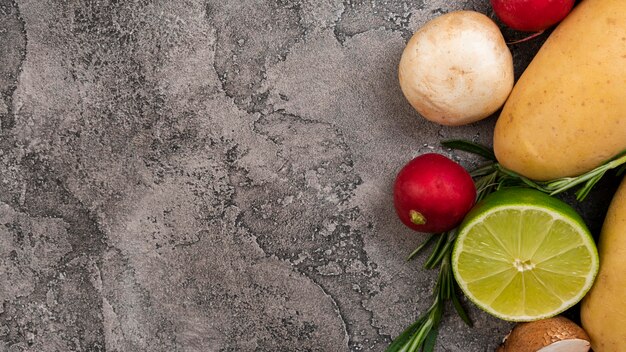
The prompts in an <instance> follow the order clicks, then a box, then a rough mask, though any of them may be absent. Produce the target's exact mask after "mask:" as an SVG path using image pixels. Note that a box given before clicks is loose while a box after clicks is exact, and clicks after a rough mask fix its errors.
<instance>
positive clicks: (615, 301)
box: [580, 179, 626, 352]
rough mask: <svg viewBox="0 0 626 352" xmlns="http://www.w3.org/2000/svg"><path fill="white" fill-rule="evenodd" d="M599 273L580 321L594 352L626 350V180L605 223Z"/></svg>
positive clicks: (601, 236) (586, 298) (584, 304)
mask: <svg viewBox="0 0 626 352" xmlns="http://www.w3.org/2000/svg"><path fill="white" fill-rule="evenodd" d="M598 253H599V255H600V271H599V272H598V277H597V278H596V281H595V283H594V284H593V287H592V288H591V290H590V291H589V293H587V295H586V296H585V298H584V299H583V301H582V306H581V313H580V315H581V320H582V325H583V328H584V329H585V331H586V332H587V334H589V336H590V337H591V347H592V348H593V350H594V352H615V351H623V350H624V348H626V179H624V180H622V184H621V185H620V187H619V189H618V190H617V193H616V194H615V196H614V197H613V201H612V202H611V205H610V207H609V211H608V213H607V215H606V218H605V220H604V225H603V227H602V232H601V234H600V240H599V244H598Z"/></svg>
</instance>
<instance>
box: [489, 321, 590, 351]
mask: <svg viewBox="0 0 626 352" xmlns="http://www.w3.org/2000/svg"><path fill="white" fill-rule="evenodd" d="M590 346H591V344H590V342H589V336H588V335H587V333H586V332H585V331H584V330H583V329H582V328H581V327H580V326H578V325H576V324H575V323H574V322H572V321H571V320H569V319H567V318H564V317H561V316H558V317H554V318H549V319H543V320H538V321H533V322H529V323H520V324H517V325H515V327H514V328H513V330H511V333H509V335H508V336H507V337H505V338H504V342H503V343H502V345H501V346H500V347H499V348H498V351H497V352H587V351H589V348H590Z"/></svg>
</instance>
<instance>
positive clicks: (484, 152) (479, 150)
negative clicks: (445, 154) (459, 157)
mask: <svg viewBox="0 0 626 352" xmlns="http://www.w3.org/2000/svg"><path fill="white" fill-rule="evenodd" d="M441 145H443V146H444V147H446V148H450V149H455V150H461V151H464V152H468V153H472V154H476V155H480V156H482V157H483V158H485V159H487V160H493V161H496V155H495V154H494V153H493V150H491V149H490V148H487V147H485V146H484V145H481V144H478V143H474V142H470V141H465V140H462V139H452V140H447V141H443V142H441Z"/></svg>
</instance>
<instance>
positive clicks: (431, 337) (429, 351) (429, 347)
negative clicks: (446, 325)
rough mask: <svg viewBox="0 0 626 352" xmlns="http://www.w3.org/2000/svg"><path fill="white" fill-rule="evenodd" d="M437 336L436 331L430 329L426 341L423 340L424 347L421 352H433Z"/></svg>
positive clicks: (437, 332)
mask: <svg viewBox="0 0 626 352" xmlns="http://www.w3.org/2000/svg"><path fill="white" fill-rule="evenodd" d="M437 335H439V330H438V329H432V330H430V332H429V333H428V335H427V336H426V340H424V347H423V348H422V351H424V352H433V351H434V350H435V343H436V342H437Z"/></svg>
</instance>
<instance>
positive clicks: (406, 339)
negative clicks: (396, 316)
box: [387, 230, 472, 352]
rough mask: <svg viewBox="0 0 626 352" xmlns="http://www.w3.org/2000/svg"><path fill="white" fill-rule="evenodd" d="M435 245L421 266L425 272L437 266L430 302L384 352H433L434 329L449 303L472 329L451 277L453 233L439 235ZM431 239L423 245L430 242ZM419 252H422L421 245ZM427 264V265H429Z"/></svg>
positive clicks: (435, 329)
mask: <svg viewBox="0 0 626 352" xmlns="http://www.w3.org/2000/svg"><path fill="white" fill-rule="evenodd" d="M439 236H440V237H439V241H438V245H437V246H436V248H435V250H433V253H432V254H431V256H430V258H429V259H428V260H427V261H426V264H424V267H425V268H428V267H429V266H430V267H434V266H436V265H438V264H440V268H439V276H438V277H437V283H436V284H435V287H434V289H433V297H434V302H433V304H432V305H431V306H430V308H428V310H427V311H426V312H425V313H424V314H422V315H421V316H420V317H419V318H418V319H417V320H416V321H415V323H413V324H412V325H411V326H409V327H408V328H407V329H406V330H404V332H402V334H400V336H398V337H397V338H396V339H395V340H394V341H393V343H392V344H391V345H390V346H389V347H388V348H387V352H415V351H420V350H421V351H424V352H432V351H434V350H435V343H436V341H437V335H438V332H439V330H438V328H439V323H440V322H441V319H442V318H443V313H444V308H445V303H446V301H448V300H452V303H453V305H454V308H455V309H456V311H457V313H458V314H459V316H460V317H461V319H463V321H465V322H466V323H467V324H468V325H469V326H472V322H471V321H470V319H469V317H468V315H467V313H466V312H465V310H464V309H463V306H461V303H460V302H459V300H458V298H457V297H456V292H455V291H456V281H454V276H453V274H452V263H451V260H450V256H451V254H452V244H453V243H454V240H455V239H456V231H454V230H453V231H450V232H444V233H442V234H441V235H439ZM431 239H432V237H431V238H429V239H427V240H426V241H425V243H429V242H431ZM420 248H422V249H423V248H425V246H424V244H422V245H421V246H420ZM429 262H430V264H429Z"/></svg>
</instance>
